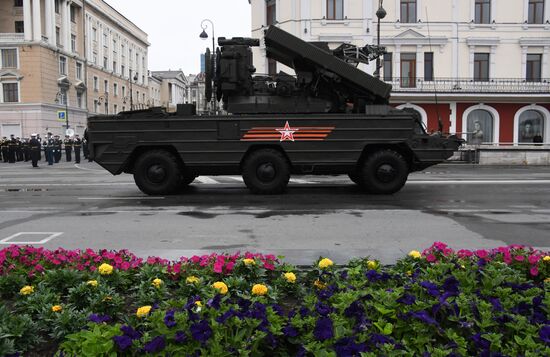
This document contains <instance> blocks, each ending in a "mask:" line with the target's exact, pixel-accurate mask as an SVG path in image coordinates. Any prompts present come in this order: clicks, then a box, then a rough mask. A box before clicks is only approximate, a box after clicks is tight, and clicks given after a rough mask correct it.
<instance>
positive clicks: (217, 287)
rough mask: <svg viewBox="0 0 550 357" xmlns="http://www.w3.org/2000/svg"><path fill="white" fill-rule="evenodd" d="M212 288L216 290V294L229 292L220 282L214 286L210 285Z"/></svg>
mask: <svg viewBox="0 0 550 357" xmlns="http://www.w3.org/2000/svg"><path fill="white" fill-rule="evenodd" d="M212 287H213V288H214V289H218V292H219V293H220V294H222V295H225V294H227V291H228V290H229V289H228V288H227V285H225V283H224V282H222V281H216V282H215V283H214V284H212Z"/></svg>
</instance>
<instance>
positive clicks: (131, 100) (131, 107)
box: [129, 69, 139, 110]
mask: <svg viewBox="0 0 550 357" xmlns="http://www.w3.org/2000/svg"><path fill="white" fill-rule="evenodd" d="M129 79H130V110H134V94H133V92H134V91H133V90H132V79H133V80H134V81H135V82H137V80H138V73H137V72H136V74H135V75H134V77H133V78H132V70H131V69H130V78H129ZM138 99H139V98H138Z"/></svg>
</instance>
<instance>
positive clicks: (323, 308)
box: [315, 302, 332, 316]
mask: <svg viewBox="0 0 550 357" xmlns="http://www.w3.org/2000/svg"><path fill="white" fill-rule="evenodd" d="M315 310H317V313H318V314H319V315H321V316H327V315H328V314H330V313H331V312H332V308H331V307H330V306H328V305H327V304H323V303H322V302H318V303H317V304H315Z"/></svg>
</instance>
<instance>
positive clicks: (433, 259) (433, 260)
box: [426, 254, 437, 263]
mask: <svg viewBox="0 0 550 357" xmlns="http://www.w3.org/2000/svg"><path fill="white" fill-rule="evenodd" d="M426 260H427V261H428V262H429V263H433V262H435V261H437V258H436V256H435V255H433V254H428V255H427V256H426Z"/></svg>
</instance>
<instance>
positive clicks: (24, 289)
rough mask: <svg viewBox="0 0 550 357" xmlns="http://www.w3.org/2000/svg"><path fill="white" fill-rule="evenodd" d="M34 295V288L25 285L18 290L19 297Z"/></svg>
mask: <svg viewBox="0 0 550 357" xmlns="http://www.w3.org/2000/svg"><path fill="white" fill-rule="evenodd" d="M32 293H34V286H30V285H26V286H23V287H22V288H21V290H19V294H21V295H30V294H32Z"/></svg>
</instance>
